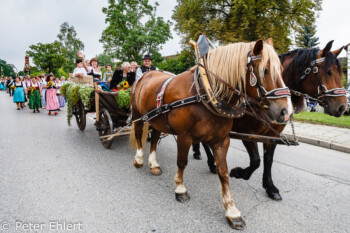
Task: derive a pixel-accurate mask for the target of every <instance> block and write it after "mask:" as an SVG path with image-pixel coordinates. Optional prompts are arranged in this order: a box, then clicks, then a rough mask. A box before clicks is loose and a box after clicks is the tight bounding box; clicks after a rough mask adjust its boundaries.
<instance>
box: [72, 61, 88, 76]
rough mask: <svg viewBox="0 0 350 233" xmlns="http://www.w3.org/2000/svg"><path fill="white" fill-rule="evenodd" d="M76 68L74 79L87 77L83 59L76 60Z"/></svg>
mask: <svg viewBox="0 0 350 233" xmlns="http://www.w3.org/2000/svg"><path fill="white" fill-rule="evenodd" d="M75 64H76V68H75V69H74V71H73V77H76V78H77V77H80V78H82V77H83V76H86V75H87V71H86V69H85V68H84V64H83V59H76V60H75Z"/></svg>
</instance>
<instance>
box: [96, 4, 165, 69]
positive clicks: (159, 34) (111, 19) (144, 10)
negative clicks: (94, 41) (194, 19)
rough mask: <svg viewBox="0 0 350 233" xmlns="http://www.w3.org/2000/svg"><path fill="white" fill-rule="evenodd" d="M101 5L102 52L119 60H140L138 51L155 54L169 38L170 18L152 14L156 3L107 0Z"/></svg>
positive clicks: (154, 12) (154, 11)
mask: <svg viewBox="0 0 350 233" xmlns="http://www.w3.org/2000/svg"><path fill="white" fill-rule="evenodd" d="M108 2H109V5H108V7H106V8H103V10H102V11H103V13H105V14H106V24H107V25H108V26H107V28H106V29H105V30H104V31H103V32H102V37H101V39H100V42H102V43H103V46H104V49H105V52H107V54H109V55H111V56H112V57H115V58H118V59H120V60H123V61H137V62H141V59H142V55H144V54H150V55H152V56H153V57H154V56H157V57H158V54H159V52H158V51H160V50H161V48H162V46H161V45H163V44H164V43H165V42H166V41H167V40H168V39H169V38H172V36H171V32H170V26H171V22H170V21H166V22H165V21H164V19H163V18H162V17H156V10H157V6H158V3H156V4H155V5H154V6H152V5H150V4H149V3H148V0H109V1H108Z"/></svg>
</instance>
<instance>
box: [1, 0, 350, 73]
mask: <svg viewBox="0 0 350 233" xmlns="http://www.w3.org/2000/svg"><path fill="white" fill-rule="evenodd" d="M155 1H156V0H150V3H152V4H153V3H154V2H155ZM0 3H1V4H0V5H1V13H0V22H1V24H0V25H1V26H0V41H1V43H0V59H3V60H5V61H7V63H9V64H14V65H15V66H16V67H17V69H18V70H22V69H23V67H24V56H25V52H26V51H27V50H28V49H29V46H30V45H32V44H37V43H39V42H40V43H52V42H53V41H55V40H57V39H58V38H57V34H58V33H59V27H60V25H61V24H62V23H63V22H68V23H69V25H73V26H74V28H75V30H76V31H77V34H78V38H80V39H81V40H82V41H83V43H84V44H85V49H84V54H85V55H86V57H87V58H92V57H94V56H95V55H97V54H100V53H102V52H103V46H102V44H101V43H100V42H99V39H100V38H101V34H102V31H103V30H104V29H105V28H106V27H107V25H106V24H105V14H103V13H102V7H106V6H107V5H108V1H107V0H0ZM158 3H159V6H158V9H157V15H158V16H161V17H163V18H164V19H165V20H171V16H172V14H173V10H174V7H175V5H176V0H158ZM322 7H323V10H322V11H321V12H320V17H319V18H318V20H317V33H316V36H318V37H319V38H320V45H319V46H320V47H321V48H323V47H324V46H325V45H326V44H327V42H328V41H330V40H334V43H333V49H336V48H340V47H341V46H343V45H346V44H348V43H350V30H349V26H348V25H347V24H346V22H347V20H348V11H349V9H350V1H349V0H323V5H322ZM171 21H172V20H171ZM173 28H174V27H173V26H172V29H173ZM172 36H173V39H171V40H169V41H168V42H167V43H166V44H165V45H163V49H162V50H161V54H162V55H164V56H167V55H173V54H176V53H177V52H180V51H181V46H180V36H179V35H178V33H177V32H175V31H174V30H172ZM340 56H345V52H342V54H341V55H340ZM30 62H31V61H30ZM31 65H33V64H32V62H31Z"/></svg>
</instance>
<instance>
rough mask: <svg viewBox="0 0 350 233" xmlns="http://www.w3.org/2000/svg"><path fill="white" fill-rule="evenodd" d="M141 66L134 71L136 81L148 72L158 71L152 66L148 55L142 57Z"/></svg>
mask: <svg viewBox="0 0 350 233" xmlns="http://www.w3.org/2000/svg"><path fill="white" fill-rule="evenodd" d="M142 60H143V65H142V66H140V67H139V68H138V69H137V71H136V80H137V79H139V78H141V76H142V74H143V73H145V72H147V71H150V70H158V68H157V67H155V66H153V65H152V58H151V56H150V55H145V56H144V57H143V59H142Z"/></svg>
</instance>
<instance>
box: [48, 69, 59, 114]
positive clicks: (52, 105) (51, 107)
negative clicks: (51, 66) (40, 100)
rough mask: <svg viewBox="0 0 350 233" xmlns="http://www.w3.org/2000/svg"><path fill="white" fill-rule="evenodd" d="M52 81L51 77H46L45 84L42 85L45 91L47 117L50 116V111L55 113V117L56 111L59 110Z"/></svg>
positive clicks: (50, 75)
mask: <svg viewBox="0 0 350 233" xmlns="http://www.w3.org/2000/svg"><path fill="white" fill-rule="evenodd" d="M53 79H54V77H53V75H52V74H49V75H48V76H47V77H46V84H45V85H44V88H45V89H46V99H45V101H46V110H47V111H49V113H48V115H51V111H55V115H57V114H58V112H57V111H58V109H59V108H60V106H59V104H58V99H57V95H56V85H55V83H54V81H53Z"/></svg>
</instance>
